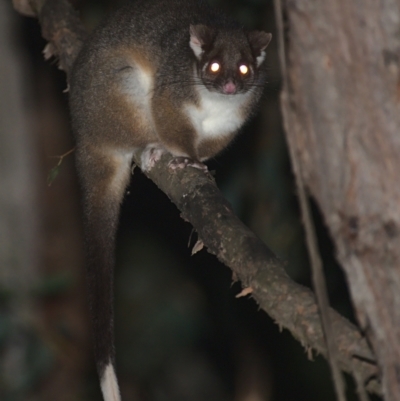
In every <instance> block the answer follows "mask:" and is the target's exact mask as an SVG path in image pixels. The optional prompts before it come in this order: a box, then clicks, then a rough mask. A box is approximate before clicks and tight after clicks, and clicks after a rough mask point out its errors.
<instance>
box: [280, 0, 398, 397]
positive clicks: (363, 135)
mask: <svg viewBox="0 0 400 401" xmlns="http://www.w3.org/2000/svg"><path fill="white" fill-rule="evenodd" d="M285 12H286V16H287V27H288V34H287V38H286V39H287V53H286V63H287V76H286V79H287V92H286V93H285V94H284V96H283V97H282V100H283V101H282V108H283V113H284V121H285V128H286V133H287V140H288V143H289V146H290V147H291V148H292V151H293V152H294V153H295V154H296V157H297V158H298V160H299V162H300V166H301V172H302V178H303V180H304V182H305V183H306V185H307V187H308V188H309V190H310V192H311V194H312V196H313V197H314V198H315V199H316V201H317V203H318V205H319V207H320V208H321V211H322V214H323V216H324V218H325V222H326V225H327V226H328V228H329V230H330V233H331V235H332V238H333V240H334V243H335V244H336V250H337V257H338V260H339V261H340V263H341V265H342V266H343V268H344V270H345V272H346V275H347V279H348V283H349V286H350V291H351V296H352V299H353V302H354V305H355V308H356V312H357V316H358V320H359V322H360V324H361V326H362V328H363V329H364V330H365V332H366V333H367V335H368V338H369V339H370V341H371V343H372V345H373V348H374V350H375V352H376V355H377V358H378V362H379V367H380V371H381V376H382V381H383V391H384V396H385V399H386V400H400V362H399V361H400V312H399V311H400V186H399V185H398V183H397V181H398V174H399V171H400V135H399V128H400V34H399V32H400V31H399V26H400V3H399V2H398V1H395V0H383V1H381V2H376V1H373V0H367V1H365V2H363V3H362V5H361V4H360V3H359V2H356V1H347V0H338V1H334V2H332V1H328V2H327V1H323V0H316V1H315V0H313V1H311V0H303V1H286V3H285Z"/></svg>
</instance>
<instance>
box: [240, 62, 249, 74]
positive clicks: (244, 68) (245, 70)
mask: <svg viewBox="0 0 400 401" xmlns="http://www.w3.org/2000/svg"><path fill="white" fill-rule="evenodd" d="M239 71H240V73H241V74H242V75H246V74H247V73H248V72H249V67H247V65H244V64H242V65H241V66H240V67H239Z"/></svg>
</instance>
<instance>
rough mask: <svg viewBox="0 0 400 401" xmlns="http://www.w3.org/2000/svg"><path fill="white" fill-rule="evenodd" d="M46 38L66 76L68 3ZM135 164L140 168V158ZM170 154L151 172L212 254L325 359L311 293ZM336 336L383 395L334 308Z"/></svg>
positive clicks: (48, 13)
mask: <svg viewBox="0 0 400 401" xmlns="http://www.w3.org/2000/svg"><path fill="white" fill-rule="evenodd" d="M38 10H39V11H38V13H39V20H40V23H41V25H42V32H43V36H44V37H45V38H46V39H47V40H49V41H50V43H51V45H52V47H53V53H55V54H56V55H57V56H58V57H59V59H60V67H61V68H62V69H64V70H65V71H66V73H67V74H68V72H69V70H70V68H71V65H72V63H73V60H74V58H75V57H76V55H77V53H78V51H79V49H80V47H81V44H82V43H83V40H84V36H85V35H84V29H83V28H82V26H81V24H80V23H79V20H78V18H77V15H76V13H75V12H74V11H73V10H72V8H71V6H70V5H69V3H68V2H67V1H66V0H52V1H47V2H46V3H45V4H44V6H43V7H41V8H38ZM137 156H139V155H136V157H135V161H136V162H137V164H138V165H139V166H140V157H137ZM170 159H171V156H169V155H164V156H163V157H162V158H161V160H160V161H159V162H158V163H156V165H155V167H154V168H153V169H152V170H151V171H150V172H149V173H148V174H147V175H148V177H149V178H150V179H152V180H153V181H154V182H155V183H156V184H157V185H158V187H159V188H160V189H161V190H162V191H164V192H165V193H166V194H167V195H168V197H169V198H170V199H171V200H172V202H174V203H175V204H176V206H177V207H178V208H179V209H180V211H181V212H182V217H183V218H184V219H185V220H187V221H189V222H190V223H191V224H192V225H193V227H194V228H195V229H196V231H197V232H198V234H199V237H200V238H201V239H202V241H203V242H204V244H205V245H206V246H207V248H208V250H209V252H211V253H213V254H214V255H216V256H217V258H218V259H219V260H220V261H221V262H223V263H224V264H226V265H227V266H229V267H230V268H231V269H232V271H233V273H234V275H235V276H236V277H238V278H239V279H240V280H241V282H242V284H243V286H245V287H251V288H252V297H253V298H254V299H255V301H256V302H257V303H258V304H259V305H260V307H261V308H262V309H263V310H264V311H265V312H267V313H268V314H269V315H270V316H271V317H272V318H273V319H274V320H275V322H276V323H277V324H278V325H279V326H280V327H285V328H287V329H288V330H290V331H291V333H292V334H293V336H294V337H295V338H297V339H298V340H299V341H300V342H301V344H302V345H303V346H304V347H307V348H309V347H311V348H313V349H314V350H316V351H317V352H318V353H321V354H323V355H326V345H325V340H324V336H323V332H322V327H321V321H320V317H319V315H318V308H317V305H316V302H315V298H314V295H313V294H312V292H311V291H310V290H309V289H307V288H305V287H303V286H300V285H298V284H296V283H295V282H294V281H292V280H291V279H290V278H289V277H288V276H287V274H286V272H285V270H284V263H283V262H282V261H281V260H279V259H278V258H277V257H276V256H275V255H274V254H273V252H272V251H271V250H270V249H269V248H268V247H267V246H266V245H265V244H264V243H263V242H262V241H261V240H259V239H258V238H257V236H256V235H255V234H254V233H253V232H251V231H250V230H249V229H248V228H247V227H246V226H245V225H244V224H243V223H242V222H241V221H240V220H239V219H238V218H237V217H236V216H235V215H234V213H233V212H232V209H231V206H230V205H229V203H228V202H227V201H226V200H225V199H224V198H223V196H222V194H221V193H220V192H219V190H218V188H217V187H216V185H215V182H214V180H213V179H212V178H211V177H210V176H208V175H206V174H204V173H203V172H202V171H199V170H197V169H193V168H186V169H182V170H179V169H178V170H174V171H173V170H171V169H169V168H168V162H169V161H170ZM330 314H331V320H332V325H333V326H334V329H335V333H336V336H337V338H336V344H335V345H336V347H337V352H338V355H339V364H340V367H341V368H342V369H343V370H345V371H347V372H350V373H352V372H353V373H354V374H355V375H356V376H357V377H358V378H360V380H362V381H363V382H364V383H367V382H368V381H369V382H368V388H369V390H372V391H374V392H378V393H379V392H380V385H379V383H378V382H377V381H376V380H375V379H372V380H370V379H371V378H375V377H376V375H377V369H376V364H375V357H374V355H373V354H372V352H371V350H370V348H369V346H368V344H367V342H366V340H365V338H364V337H363V336H362V334H361V333H360V332H359V330H358V329H357V328H356V327H355V326H354V325H352V324H351V323H350V322H348V321H347V320H346V319H345V318H343V317H342V316H340V315H339V314H338V313H337V312H335V311H333V310H332V309H331V310H330Z"/></svg>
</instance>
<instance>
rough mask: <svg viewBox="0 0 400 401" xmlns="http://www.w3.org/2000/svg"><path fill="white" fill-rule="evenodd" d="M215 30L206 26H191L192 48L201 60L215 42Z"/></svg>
mask: <svg viewBox="0 0 400 401" xmlns="http://www.w3.org/2000/svg"><path fill="white" fill-rule="evenodd" d="M214 37H215V30H214V29H213V28H210V27H208V26H206V25H190V42H189V44H190V47H191V48H192V50H193V53H194V54H195V56H196V57H197V58H200V57H201V55H202V54H203V52H204V49H205V48H207V47H209V46H211V44H212V42H213V41H214Z"/></svg>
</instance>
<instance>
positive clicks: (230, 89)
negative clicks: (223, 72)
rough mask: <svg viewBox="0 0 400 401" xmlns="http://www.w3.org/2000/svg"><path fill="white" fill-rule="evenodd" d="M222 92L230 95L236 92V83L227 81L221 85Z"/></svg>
mask: <svg viewBox="0 0 400 401" xmlns="http://www.w3.org/2000/svg"><path fill="white" fill-rule="evenodd" d="M222 90H223V92H224V93H225V94H226V95H231V94H233V93H235V92H236V85H235V84H234V83H233V82H232V81H228V82H227V83H226V84H225V85H224V86H223V87H222Z"/></svg>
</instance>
